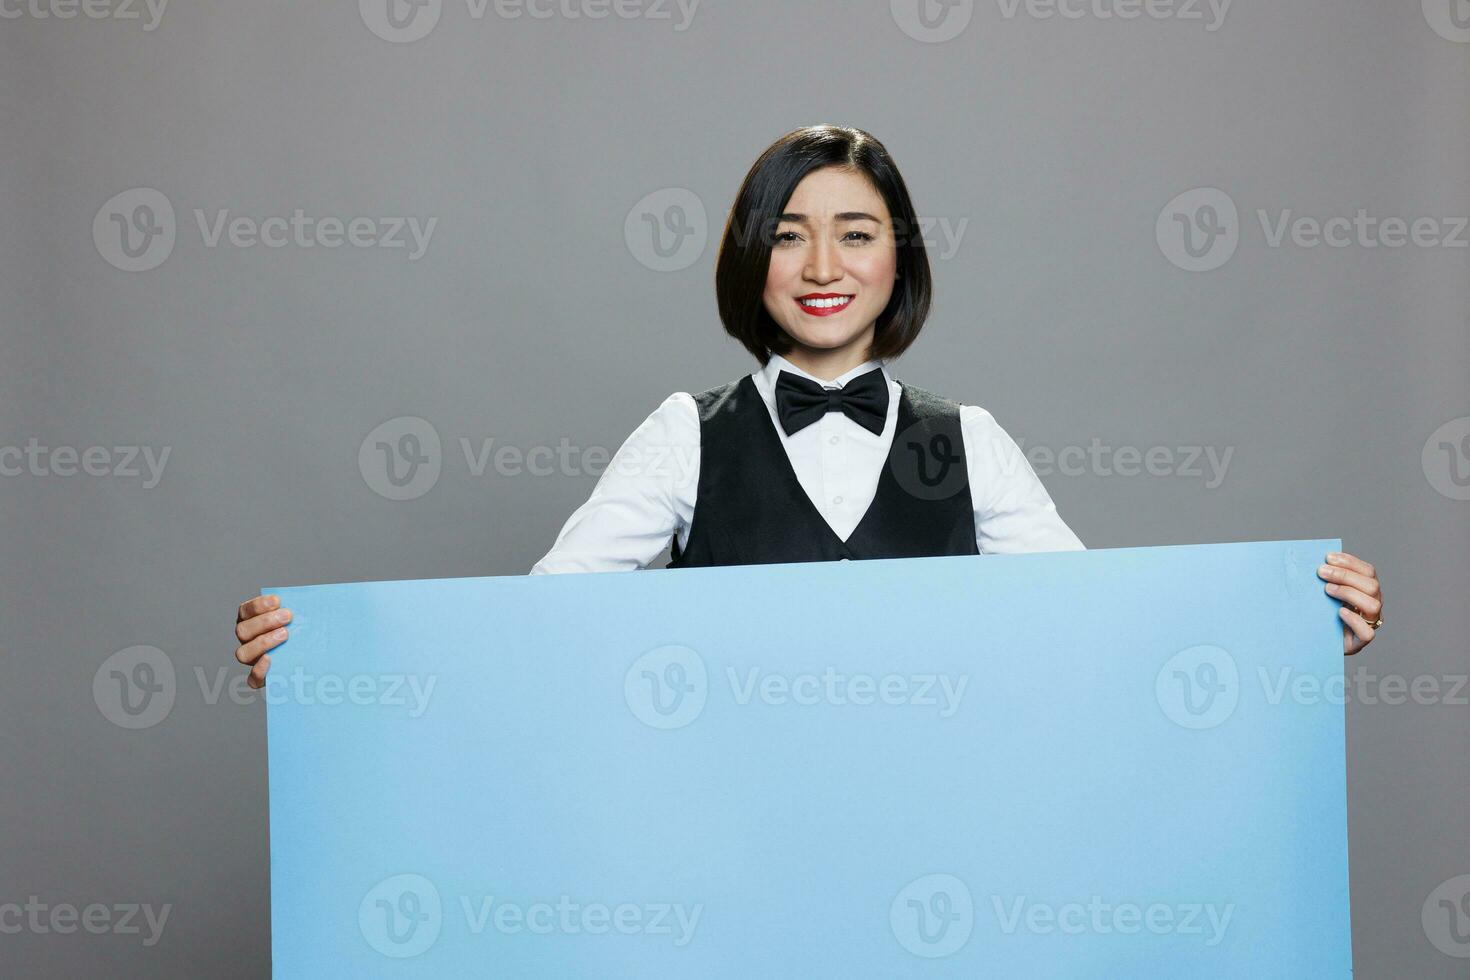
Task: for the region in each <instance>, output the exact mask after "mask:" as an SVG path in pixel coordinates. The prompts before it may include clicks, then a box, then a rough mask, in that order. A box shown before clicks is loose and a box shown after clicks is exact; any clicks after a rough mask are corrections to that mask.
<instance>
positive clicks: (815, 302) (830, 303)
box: [797, 296, 852, 310]
mask: <svg viewBox="0 0 1470 980" xmlns="http://www.w3.org/2000/svg"><path fill="white" fill-rule="evenodd" d="M797 302H798V303H800V304H801V305H802V306H810V307H812V308H814V309H818V310H825V309H831V308H832V307H834V306H846V305H847V304H848V303H850V302H852V297H851V296H839V297H838V298H837V299H799V300H797Z"/></svg>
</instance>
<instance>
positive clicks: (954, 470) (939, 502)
mask: <svg viewBox="0 0 1470 980" xmlns="http://www.w3.org/2000/svg"><path fill="white" fill-rule="evenodd" d="M898 385H899V392H900V394H899V399H898V419H897V429H896V431H895V432H894V436H893V443H892V445H891V446H890V447H889V451H888V461H887V463H886V465H885V466H884V467H883V471H882V473H881V474H880V475H879V477H878V489H877V493H876V494H875V495H874V496H873V502H872V504H871V505H870V506H869V507H868V510H867V512H866V513H865V514H864V515H863V518H862V520H861V521H859V522H858V525H857V527H856V528H855V529H854V530H853V532H852V534H851V535H850V536H849V537H848V539H847V540H846V541H843V540H842V539H841V538H839V537H838V536H837V532H835V531H833V530H832V528H831V526H830V525H828V523H827V522H826V520H824V519H823V517H822V514H821V512H820V511H818V510H817V508H816V505H815V504H813V503H812V501H811V498H809V497H808V496H807V495H806V491H805V490H803V489H802V486H801V482H800V481H799V480H798V479H797V478H796V472H795V471H794V470H793V469H792V468H791V460H790V458H789V457H788V456H787V455H786V450H785V448H784V447H783V446H782V445H781V437H780V435H779V434H778V432H777V430H776V423H775V421H774V420H773V419H772V418H771V413H770V411H769V410H768V409H767V408H766V405H765V402H763V401H761V396H760V392H758V391H756V388H755V382H754V381H752V380H751V378H750V376H749V375H746V376H745V377H743V378H741V379H740V380H739V381H732V382H730V383H729V384H723V385H720V386H718V387H715V388H711V389H709V390H708V391H702V392H700V393H699V394H697V395H695V396H694V403H695V405H696V406H697V408H698V410H699V439H700V449H699V485H698V487H697V488H696V497H695V501H694V517H693V519H692V521H691V523H690V527H689V541H688V544H687V545H686V546H685V547H684V549H683V550H682V551H681V550H680V548H679V539H678V535H675V536H674V544H673V551H672V557H671V559H670V561H669V567H670V568H683V567H689V566H696V565H764V564H771V563H775V562H796V561H837V560H840V559H844V558H848V559H857V558H918V557H925V556H931V555H974V554H978V553H979V550H978V549H977V548H976V547H975V511H974V505H973V504H972V503H971V500H970V480H969V473H968V470H967V468H966V465H965V442H964V438H963V435H962V433H961V431H960V406H959V404H958V403H956V402H953V401H950V400H949V399H947V398H942V397H940V396H939V395H935V394H932V393H930V392H927V391H925V390H924V389H922V388H916V387H914V386H913V385H908V384H904V383H903V382H902V381H900V382H899V383H898Z"/></svg>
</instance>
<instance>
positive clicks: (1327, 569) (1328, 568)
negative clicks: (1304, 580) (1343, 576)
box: [1317, 565, 1332, 575]
mask: <svg viewBox="0 0 1470 980" xmlns="http://www.w3.org/2000/svg"><path fill="white" fill-rule="evenodd" d="M1330 571H1332V568H1331V566H1328V565H1318V566H1317V572H1318V573H1319V574H1321V575H1326V574H1327V573H1328V572H1330Z"/></svg>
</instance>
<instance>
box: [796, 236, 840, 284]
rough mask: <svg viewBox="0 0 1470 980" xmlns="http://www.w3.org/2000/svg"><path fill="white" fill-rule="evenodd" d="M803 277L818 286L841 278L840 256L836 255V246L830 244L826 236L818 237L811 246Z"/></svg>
mask: <svg viewBox="0 0 1470 980" xmlns="http://www.w3.org/2000/svg"><path fill="white" fill-rule="evenodd" d="M804 275H805V276H806V278H807V279H808V280H810V281H812V282H815V283H818V284H825V283H829V282H836V281H837V280H838V279H841V278H842V276H843V272H842V256H841V255H839V254H838V251H837V246H836V245H834V244H832V242H831V241H829V240H828V239H827V236H825V235H822V236H820V237H818V238H817V241H816V244H815V245H813V246H812V249H811V252H810V254H809V256H808V258H807V265H806V269H805V271H804Z"/></svg>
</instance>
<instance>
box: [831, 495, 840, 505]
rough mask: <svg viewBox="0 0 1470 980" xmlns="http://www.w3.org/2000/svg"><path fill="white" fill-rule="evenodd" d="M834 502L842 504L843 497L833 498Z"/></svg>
mask: <svg viewBox="0 0 1470 980" xmlns="http://www.w3.org/2000/svg"><path fill="white" fill-rule="evenodd" d="M832 502H833V503H834V504H840V503H842V498H841V497H833V498H832Z"/></svg>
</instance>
